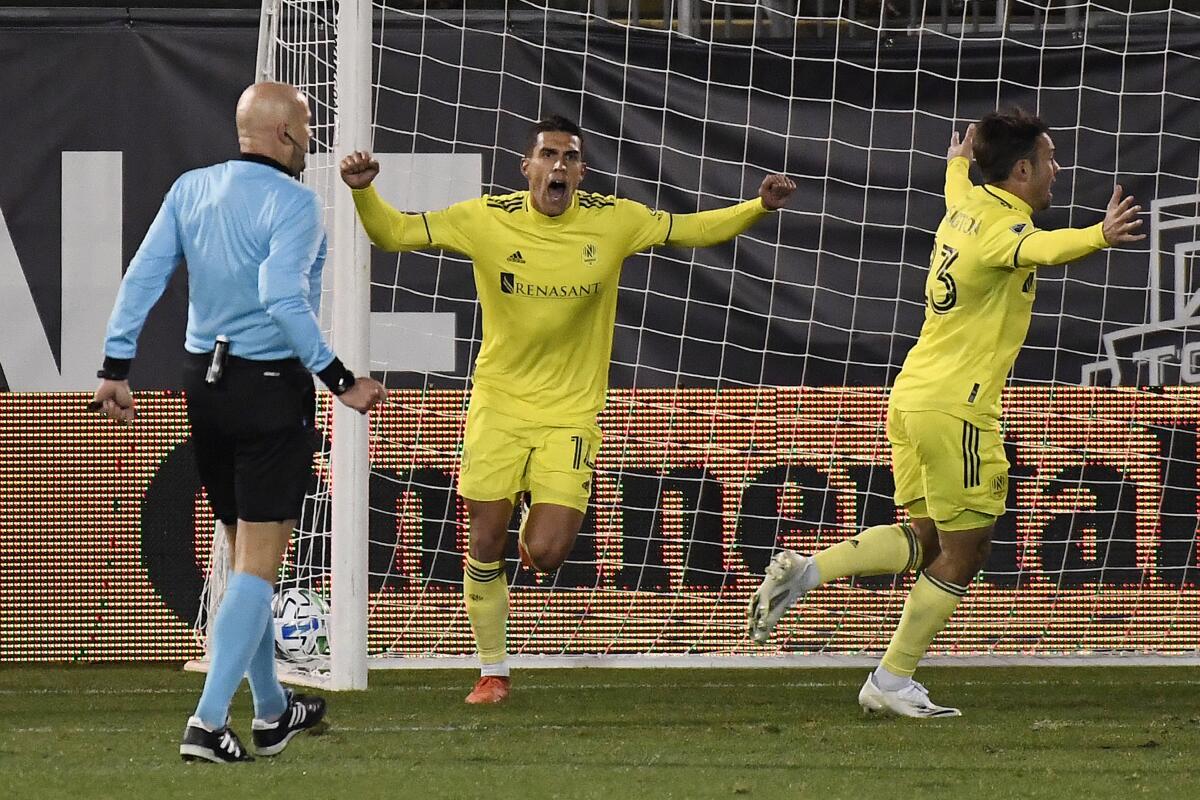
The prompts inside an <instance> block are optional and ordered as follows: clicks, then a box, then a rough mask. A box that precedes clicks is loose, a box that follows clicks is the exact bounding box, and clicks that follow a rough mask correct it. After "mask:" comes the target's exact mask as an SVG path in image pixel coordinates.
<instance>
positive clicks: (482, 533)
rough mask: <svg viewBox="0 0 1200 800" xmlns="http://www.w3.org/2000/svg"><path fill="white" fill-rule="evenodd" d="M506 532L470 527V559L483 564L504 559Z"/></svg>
mask: <svg viewBox="0 0 1200 800" xmlns="http://www.w3.org/2000/svg"><path fill="white" fill-rule="evenodd" d="M507 540H508V531H506V530H504V529H502V528H501V529H493V528H483V527H480V528H476V527H474V526H472V527H471V541H470V551H471V557H472V558H474V559H477V560H479V561H483V562H492V561H499V560H500V559H502V558H504V545H505V544H506V543H507Z"/></svg>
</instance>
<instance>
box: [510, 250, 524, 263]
mask: <svg viewBox="0 0 1200 800" xmlns="http://www.w3.org/2000/svg"><path fill="white" fill-rule="evenodd" d="M505 261H511V262H512V263H514V264H524V263H525V259H524V258H522V257H521V251H520V250H514V251H513V254H512V255H511V256H509V257H508V258H506V259H505Z"/></svg>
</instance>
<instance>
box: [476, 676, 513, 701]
mask: <svg viewBox="0 0 1200 800" xmlns="http://www.w3.org/2000/svg"><path fill="white" fill-rule="evenodd" d="M511 684H512V680H511V679H509V678H502V677H500V676H498V675H484V676H483V677H482V678H480V679H479V681H478V682H477V683H476V684H475V688H474V689H472V690H471V693H470V694H469V695H467V702H468V703H470V704H471V705H482V704H484V703H503V702H504V701H505V700H506V699H508V687H509V686H510V685H511Z"/></svg>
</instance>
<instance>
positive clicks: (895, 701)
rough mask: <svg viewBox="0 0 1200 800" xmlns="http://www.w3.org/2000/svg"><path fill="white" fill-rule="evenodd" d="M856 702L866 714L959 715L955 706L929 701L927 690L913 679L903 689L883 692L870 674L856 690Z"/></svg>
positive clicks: (930, 716) (924, 716) (922, 716)
mask: <svg viewBox="0 0 1200 800" xmlns="http://www.w3.org/2000/svg"><path fill="white" fill-rule="evenodd" d="M858 704H859V705H860V706H862V709H863V711H864V712H866V713H867V714H895V715H896V716H898V717H919V718H921V719H929V718H932V717H961V716H962V712H961V711H959V710H958V709H957V708H947V707H945V706H939V705H935V704H934V703H931V702H930V701H929V690H928V689H926V688H925V687H924V686H922V685H921V684H919V683H917V682H916V681H913V682H912V683H910V684H909V685H908V686H905V687H904V688H903V689H899V690H897V691H895V692H885V691H884V690H883V689H880V688H879V686H878V685H876V683H875V678H874V677H873V676H872V675H868V676H867V682H866V683H864V684H863V687H862V689H860V690H859V692H858Z"/></svg>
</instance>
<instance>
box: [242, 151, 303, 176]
mask: <svg viewBox="0 0 1200 800" xmlns="http://www.w3.org/2000/svg"><path fill="white" fill-rule="evenodd" d="M238 160H239V161H253V162H254V163H255V164H265V165H266V166H268V167H274V168H275V169H277V170H279V171H280V172H282V173H283V174H284V175H287V176H288V177H289V178H292V177H295V176H294V175H292V173H291V172H290V171H289V170H288V168H287V167H285V166H284V165H283V164H280V163H279V162H278V161H276V160H275V159H273V158H271V157H270V156H264V155H259V154H258V153H242V154H241V155H240V156H238Z"/></svg>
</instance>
